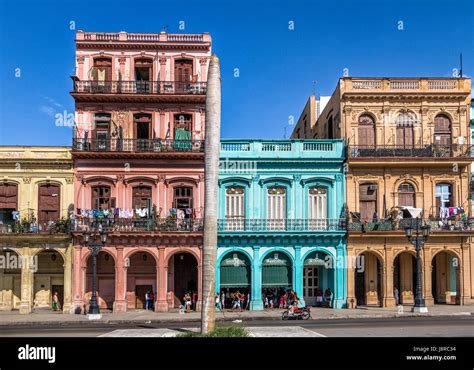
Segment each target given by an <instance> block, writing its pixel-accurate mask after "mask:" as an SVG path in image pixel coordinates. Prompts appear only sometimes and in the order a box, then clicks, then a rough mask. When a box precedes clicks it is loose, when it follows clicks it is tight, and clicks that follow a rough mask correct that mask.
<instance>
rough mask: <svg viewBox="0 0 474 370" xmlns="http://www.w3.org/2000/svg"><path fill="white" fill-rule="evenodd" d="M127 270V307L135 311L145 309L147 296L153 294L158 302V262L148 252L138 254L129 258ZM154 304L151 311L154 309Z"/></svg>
mask: <svg viewBox="0 0 474 370" xmlns="http://www.w3.org/2000/svg"><path fill="white" fill-rule="evenodd" d="M128 262H129V267H128V269H127V293H126V294H127V295H126V299H127V307H128V308H132V309H133V308H134V309H145V308H146V299H145V295H146V293H147V292H148V293H149V294H152V293H153V297H154V298H153V300H154V301H155V300H156V294H157V286H156V260H155V258H154V257H153V255H151V254H150V253H148V252H136V253H134V254H133V255H132V256H130V257H129V261H128ZM153 307H154V303H152V305H151V306H150V307H148V308H149V309H153Z"/></svg>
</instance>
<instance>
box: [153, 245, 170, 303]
mask: <svg viewBox="0 0 474 370" xmlns="http://www.w3.org/2000/svg"><path fill="white" fill-rule="evenodd" d="M156 278H157V279H158V281H157V284H156V286H157V287H158V296H157V297H156V298H157V299H156V303H155V312H168V300H167V299H166V286H167V282H168V266H166V265H165V248H164V246H160V247H158V266H157V269H156Z"/></svg>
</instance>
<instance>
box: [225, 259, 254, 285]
mask: <svg viewBox="0 0 474 370" xmlns="http://www.w3.org/2000/svg"><path fill="white" fill-rule="evenodd" d="M220 270H221V271H220V272H221V274H220V286H221V287H223V288H232V287H233V288H243V287H250V276H251V275H250V263H249V261H248V259H247V258H246V257H245V256H244V255H243V254H241V253H233V254H232V255H231V256H229V257H227V258H225V259H223V260H222V262H221V267H220Z"/></svg>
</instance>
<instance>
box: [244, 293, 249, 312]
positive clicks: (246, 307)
mask: <svg viewBox="0 0 474 370" xmlns="http://www.w3.org/2000/svg"><path fill="white" fill-rule="evenodd" d="M245 309H246V310H248V309H250V292H247V303H246V305H245Z"/></svg>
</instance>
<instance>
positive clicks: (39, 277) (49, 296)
mask: <svg viewBox="0 0 474 370" xmlns="http://www.w3.org/2000/svg"><path fill="white" fill-rule="evenodd" d="M37 257H38V261H37V263H38V265H37V269H38V270H37V271H36V272H35V273H34V274H33V277H34V287H33V302H34V307H37V308H51V304H52V300H53V294H54V293H57V294H58V298H59V304H60V307H59V308H60V309H62V308H63V307H64V259H63V257H62V255H61V253H59V252H58V251H55V250H43V251H41V252H40V253H38V254H37Z"/></svg>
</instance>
